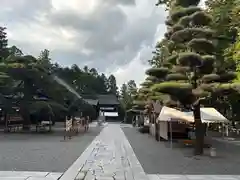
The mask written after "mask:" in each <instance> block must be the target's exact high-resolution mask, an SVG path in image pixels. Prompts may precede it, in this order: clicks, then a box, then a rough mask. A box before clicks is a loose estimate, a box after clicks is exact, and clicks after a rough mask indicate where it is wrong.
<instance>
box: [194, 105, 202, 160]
mask: <svg viewBox="0 0 240 180" xmlns="http://www.w3.org/2000/svg"><path fill="white" fill-rule="evenodd" d="M193 114H194V121H195V136H196V140H195V148H194V155H202V154H203V153H204V152H203V147H204V135H205V126H204V124H203V123H202V121H201V112H200V103H199V102H197V103H196V104H194V107H193Z"/></svg>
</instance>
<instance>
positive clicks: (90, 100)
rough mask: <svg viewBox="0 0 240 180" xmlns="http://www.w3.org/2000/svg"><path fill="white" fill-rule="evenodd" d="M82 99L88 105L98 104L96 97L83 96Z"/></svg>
mask: <svg viewBox="0 0 240 180" xmlns="http://www.w3.org/2000/svg"><path fill="white" fill-rule="evenodd" d="M83 100H84V101H86V102H87V103H88V104H90V105H94V106H96V105H97V104H98V99H85V98H84V99H83Z"/></svg>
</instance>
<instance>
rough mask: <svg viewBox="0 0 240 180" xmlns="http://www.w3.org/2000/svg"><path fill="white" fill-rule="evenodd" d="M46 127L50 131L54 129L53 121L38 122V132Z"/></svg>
mask: <svg viewBox="0 0 240 180" xmlns="http://www.w3.org/2000/svg"><path fill="white" fill-rule="evenodd" d="M46 127H48V132H50V131H52V121H51V120H49V121H41V122H40V123H37V124H36V132H39V131H40V130H46Z"/></svg>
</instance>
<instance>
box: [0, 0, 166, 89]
mask: <svg viewBox="0 0 240 180" xmlns="http://www.w3.org/2000/svg"><path fill="white" fill-rule="evenodd" d="M155 2H156V0H151V1H150V0H67V1H66V0H1V7H0V9H1V10H0V26H6V27H7V28H8V31H7V32H8V38H9V44H10V45H12V44H14V45H16V46H18V47H20V48H21V49H22V50H23V52H24V53H26V54H33V55H38V54H39V52H40V51H41V50H42V49H45V48H46V49H49V50H50V51H51V57H52V59H53V60H54V61H56V62H58V63H60V64H61V65H64V66H70V65H72V64H77V65H79V66H80V67H83V66H84V65H88V66H89V67H95V68H96V69H97V70H98V71H100V72H104V73H107V74H110V73H113V74H114V75H115V76H116V78H117V83H118V84H119V85H120V84H122V83H124V82H126V81H128V80H130V79H134V80H135V81H136V82H137V83H139V82H140V81H142V80H143V79H144V72H145V70H146V68H148V63H147V60H148V59H150V58H151V52H152V51H153V50H154V45H155V43H156V41H157V40H160V39H161V38H162V36H163V34H164V32H165V30H166V29H165V25H164V21H165V17H166V12H165V11H164V7H156V6H155Z"/></svg>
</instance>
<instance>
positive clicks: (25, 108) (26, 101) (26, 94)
mask: <svg viewBox="0 0 240 180" xmlns="http://www.w3.org/2000/svg"><path fill="white" fill-rule="evenodd" d="M31 88H32V86H31V85H30V83H28V82H27V80H25V81H24V89H23V94H24V97H23V101H22V103H21V114H22V116H23V119H24V122H23V129H25V130H29V129H30V125H31V119H30V114H29V107H28V106H29V102H30V100H31V99H32V94H31V92H30V89H31Z"/></svg>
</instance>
